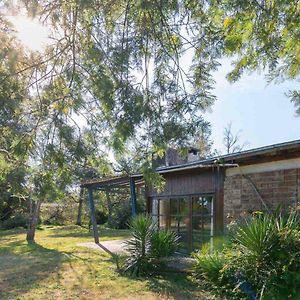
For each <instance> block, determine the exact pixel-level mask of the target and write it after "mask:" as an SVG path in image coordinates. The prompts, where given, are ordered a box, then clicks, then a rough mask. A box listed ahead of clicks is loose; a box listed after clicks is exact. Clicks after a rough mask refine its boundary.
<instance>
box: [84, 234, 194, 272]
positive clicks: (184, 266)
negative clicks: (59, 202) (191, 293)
mask: <svg viewBox="0 0 300 300" xmlns="http://www.w3.org/2000/svg"><path fill="white" fill-rule="evenodd" d="M125 241H126V240H111V241H103V242H100V243H99V244H95V243H94V242H87V243H79V244H78V246H81V247H87V248H92V249H96V250H99V251H105V252H107V253H109V254H111V255H112V254H123V255H128V254H129V253H128V252H127V251H126V250H125ZM163 261H164V262H165V268H166V271H173V272H190V271H191V268H192V266H193V264H194V262H195V261H194V259H192V258H190V257H185V256H181V255H176V256H173V257H169V258H165V259H164V260H163Z"/></svg>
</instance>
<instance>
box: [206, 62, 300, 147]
mask: <svg viewBox="0 0 300 300" xmlns="http://www.w3.org/2000/svg"><path fill="white" fill-rule="evenodd" d="M231 68H232V67H231V65H230V61H229V60H228V59H224V60H223V61H222V67H221V68H220V69H219V70H218V71H217V72H216V73H215V74H214V79H215V81H216V85H215V90H214V94H215V95H216V96H217V101H216V102H215V104H214V105H213V107H212V112H211V113H206V114H205V117H206V120H207V121H210V122H211V124H212V139H213V141H214V147H216V148H217V149H222V140H223V131H224V127H226V125H227V124H228V123H229V122H232V129H233V131H234V132H238V131H239V130H240V140H241V142H244V141H247V142H248V146H247V147H246V148H248V149H251V148H256V147H261V146H265V145H271V144H275V143H280V142H286V141H290V140H296V139H300V116H297V115H296V113H295V108H294V105H293V104H292V103H291V102H290V100H289V98H288V97H287V96H286V95H285V93H286V92H288V91H289V90H292V89H297V88H298V89H299V82H296V81H294V82H291V81H290V82H287V81H286V82H284V83H281V84H275V83H270V84H268V82H267V80H266V79H265V76H264V74H258V73H253V74H251V75H244V76H243V77H242V78H241V79H240V80H239V81H238V82H236V83H233V84H231V83H229V82H228V81H227V79H226V74H227V73H228V71H229V70H231Z"/></svg>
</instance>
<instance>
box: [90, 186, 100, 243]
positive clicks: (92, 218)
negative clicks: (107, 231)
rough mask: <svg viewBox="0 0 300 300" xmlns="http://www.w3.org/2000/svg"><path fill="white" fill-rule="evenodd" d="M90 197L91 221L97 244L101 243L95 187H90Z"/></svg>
mask: <svg viewBox="0 0 300 300" xmlns="http://www.w3.org/2000/svg"><path fill="white" fill-rule="evenodd" d="M88 191H89V192H88V198H89V206H90V213H91V221H92V225H93V234H94V240H95V243H96V244H99V233H98V228H97V221H96V211H95V203H94V198H93V189H92V188H91V187H89V188H88Z"/></svg>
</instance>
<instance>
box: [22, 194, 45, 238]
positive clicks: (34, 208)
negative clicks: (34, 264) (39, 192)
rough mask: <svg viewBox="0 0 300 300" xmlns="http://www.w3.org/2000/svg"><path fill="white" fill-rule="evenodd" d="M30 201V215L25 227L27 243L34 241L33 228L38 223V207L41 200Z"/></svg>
mask: <svg viewBox="0 0 300 300" xmlns="http://www.w3.org/2000/svg"><path fill="white" fill-rule="evenodd" d="M29 201H30V217H29V222H28V229H27V236H26V240H27V242H28V243H34V236H35V229H36V225H37V223H38V219H39V215H40V208H41V204H42V201H40V200H38V201H36V202H35V201H32V200H31V199H30V200H29Z"/></svg>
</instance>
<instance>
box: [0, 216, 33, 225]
mask: <svg viewBox="0 0 300 300" xmlns="http://www.w3.org/2000/svg"><path fill="white" fill-rule="evenodd" d="M27 222H28V217H27V216H26V215H23V214H18V215H15V216H13V217H11V218H10V219H7V220H5V221H3V222H1V228H2V229H13V228H17V227H24V228H26V227H27Z"/></svg>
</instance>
